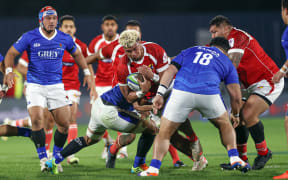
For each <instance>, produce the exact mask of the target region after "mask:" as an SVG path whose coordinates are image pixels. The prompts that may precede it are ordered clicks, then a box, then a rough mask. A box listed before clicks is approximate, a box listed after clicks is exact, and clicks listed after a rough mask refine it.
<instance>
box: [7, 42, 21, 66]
mask: <svg viewBox="0 0 288 180" xmlns="http://www.w3.org/2000/svg"><path fill="white" fill-rule="evenodd" d="M18 55H20V53H19V52H18V51H17V50H16V49H15V48H14V46H11V47H10V49H9V50H8V52H7V54H6V56H5V59H4V62H5V63H4V64H5V68H7V67H13V66H14V59H15V58H16V56H18Z"/></svg>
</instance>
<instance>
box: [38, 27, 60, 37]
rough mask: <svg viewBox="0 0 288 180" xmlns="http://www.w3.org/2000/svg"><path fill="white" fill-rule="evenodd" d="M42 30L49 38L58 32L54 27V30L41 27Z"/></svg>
mask: <svg viewBox="0 0 288 180" xmlns="http://www.w3.org/2000/svg"><path fill="white" fill-rule="evenodd" d="M41 31H42V33H43V34H44V35H45V36H46V37H48V38H50V37H52V36H53V35H54V34H55V32H56V30H55V29H54V31H46V30H45V29H44V28H42V27H41Z"/></svg>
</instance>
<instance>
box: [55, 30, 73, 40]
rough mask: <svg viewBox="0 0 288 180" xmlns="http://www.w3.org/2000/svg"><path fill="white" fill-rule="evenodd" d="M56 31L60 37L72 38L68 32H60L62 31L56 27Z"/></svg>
mask: <svg viewBox="0 0 288 180" xmlns="http://www.w3.org/2000/svg"><path fill="white" fill-rule="evenodd" d="M56 31H57V35H58V36H60V37H61V38H65V39H66V38H67V39H70V38H72V37H71V36H70V35H69V34H66V33H64V32H62V31H60V30H58V29H56Z"/></svg>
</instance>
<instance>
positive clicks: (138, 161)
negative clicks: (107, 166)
mask: <svg viewBox="0 0 288 180" xmlns="http://www.w3.org/2000/svg"><path fill="white" fill-rule="evenodd" d="M145 160H146V157H139V156H135V159H134V165H133V167H134V168H136V167H138V166H140V165H142V164H145Z"/></svg>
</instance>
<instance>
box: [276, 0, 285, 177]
mask: <svg viewBox="0 0 288 180" xmlns="http://www.w3.org/2000/svg"><path fill="white" fill-rule="evenodd" d="M281 15H282V20H283V22H284V24H285V25H288V0H282V1H281ZM281 43H282V47H283V49H284V51H285V54H286V62H285V63H284V64H283V66H282V67H281V69H280V70H279V71H278V72H277V73H276V74H275V75H274V76H273V82H274V83H279V82H280V80H281V79H282V78H283V77H287V72H288V27H286V29H285V31H284V32H283V34H282V39H281ZM286 106H287V105H286ZM285 130H286V137H287V144H288V110H287V112H286V114H285ZM273 179H288V171H286V172H284V173H283V174H281V175H279V176H274V177H273Z"/></svg>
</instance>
